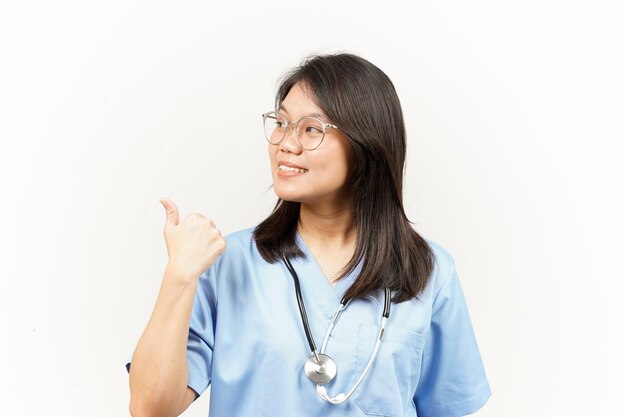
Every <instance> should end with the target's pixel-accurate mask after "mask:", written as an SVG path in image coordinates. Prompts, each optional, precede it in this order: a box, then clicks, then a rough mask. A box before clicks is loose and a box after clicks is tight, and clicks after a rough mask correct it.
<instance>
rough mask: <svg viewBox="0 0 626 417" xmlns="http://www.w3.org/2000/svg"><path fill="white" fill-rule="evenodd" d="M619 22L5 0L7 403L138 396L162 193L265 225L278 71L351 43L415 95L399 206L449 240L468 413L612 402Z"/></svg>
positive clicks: (621, 92) (523, 11)
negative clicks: (460, 303) (269, 131)
mask: <svg viewBox="0 0 626 417" xmlns="http://www.w3.org/2000/svg"><path fill="white" fill-rule="evenodd" d="M623 21H624V6H622V3H619V2H617V1H615V2H608V1H596V2H591V1H588V2H581V1H573V2H571V1H570V2H566V1H556V0H542V1H538V0H531V1H524V2H512V1H504V2H503V1H496V0H491V1H480V2H464V1H460V0H445V1H438V2H423V1H416V2H403V3H399V2H396V3H394V2H388V3H384V2H381V1H378V2H367V1H365V2H364V1H356V0H351V1H343V2H341V1H326V0H323V1H317V2H294V1H285V0H279V1H272V2H247V3H246V2H229V3H225V2H221V3H217V2H215V3H211V2H184V1H181V2H161V1H119V0H114V1H113V0H112V1H107V2H103V1H100V2H95V1H92V2H82V1H69V0H62V1H56V2H44V1H37V2H35V1H20V2H8V1H7V2H2V4H1V6H0V141H1V142H0V191H1V193H2V194H1V197H0V220H1V221H2V227H1V232H0V250H1V251H0V334H1V337H2V342H1V343H0V403H1V404H2V410H1V411H0V414H2V415H3V416H40V415H49V416H93V417H105V416H106V417H110V416H124V415H128V411H127V410H128V399H129V391H128V376H127V373H126V370H125V368H124V363H125V361H126V359H127V357H128V356H129V355H130V354H131V353H132V351H133V349H134V347H135V344H136V342H137V341H138V339H139V337H140V335H141V332H142V331H143V328H144V326H145V325H146V323H147V321H148V318H149V316H150V313H151V311H152V307H153V304H154V302H155V300H156V296H157V292H158V289H159V286H160V281H161V278H162V274H163V269H164V267H165V265H166V263H167V252H166V247H165V241H164V239H163V235H162V231H163V226H164V221H165V214H164V209H163V207H162V205H161V204H160V203H159V201H158V199H159V198H160V197H169V198H171V199H172V200H173V201H174V202H175V203H176V204H177V205H178V207H179V209H180V212H181V219H182V218H183V217H185V216H186V215H188V214H190V213H192V212H199V213H202V214H204V215H207V216H209V217H211V218H212V219H213V220H214V221H215V223H216V224H217V226H218V227H219V228H220V230H221V231H222V233H224V234H226V233H229V232H232V231H235V230H238V229H241V228H244V227H249V226H252V225H255V224H257V223H258V222H259V221H260V220H261V219H263V218H264V217H265V216H266V215H267V214H268V213H269V212H270V210H271V208H272V206H273V204H274V201H275V196H274V193H273V191H272V190H271V188H269V187H270V185H271V176H270V170H269V162H268V160H267V151H266V143H265V142H264V139H263V133H262V130H261V129H262V128H261V117H260V115H261V113H263V112H264V111H267V110H269V109H271V108H272V106H273V97H274V92H275V87H276V82H277V80H278V78H279V77H280V75H282V74H283V73H284V72H285V71H286V70H287V69H289V68H290V67H291V66H293V65H296V64H298V63H299V62H300V60H301V59H302V58H304V57H305V56H306V55H308V54H311V53H316V52H338V51H348V52H352V53H356V54H359V55H361V56H363V57H365V58H366V59H368V60H370V61H372V62H373V63H374V64H376V65H377V66H379V67H380V68H381V69H382V70H383V71H385V72H386V73H387V75H389V77H390V78H391V79H392V81H393V82H394V84H395V86H396V89H397V91H398V94H399V96H400V99H401V102H402V105H403V110H404V114H405V118H406V127H407V131H408V137H409V145H408V146H409V148H408V158H407V168H406V181H405V205H406V210H407V214H408V216H409V218H410V219H411V220H412V221H413V222H414V224H415V227H416V229H417V230H418V231H419V232H420V233H421V234H422V235H424V236H425V237H428V238H430V239H433V240H435V241H437V242H439V243H440V244H442V245H443V246H444V247H446V248H447V249H449V250H450V251H451V252H452V254H453V256H454V257H455V260H456V263H457V267H458V271H459V276H460V278H461V283H462V285H463V288H464V291H465V295H466V298H467V301H468V304H469V307H470V312H471V317H472V321H473V325H474V330H475V333H476V336H477V339H478V343H479V346H480V349H481V353H482V355H483V361H484V364H485V369H486V371H487V375H488V378H489V381H490V384H491V387H492V391H493V396H492V398H491V399H490V401H489V402H488V403H487V405H486V406H485V407H484V408H483V409H481V410H480V411H479V412H478V413H476V415H477V416H481V417H494V416H498V417H499V416H507V417H518V416H519V417H521V416H581V417H582V416H589V415H594V416H614V415H619V414H620V413H621V412H623V407H622V404H623V395H624V393H625V392H626V383H625V379H624V375H625V374H626V360H625V359H624V355H623V352H625V351H626V337H625V335H624V333H625V331H624V329H625V328H626V325H625V323H624V317H626V303H625V302H624V296H625V294H626V286H625V284H624V280H625V278H626V264H625V261H624V256H623V252H624V249H626V245H625V244H624V235H625V234H626V221H625V220H624V213H626V196H625V191H624V190H625V187H624V179H625V178H626V168H625V166H624V157H625V156H626V152H625V151H626V147H625V145H624V143H625V140H626V134H625V128H624V119H625V115H626V105H625V101H624V97H625V93H626V86H625V81H624V78H625V77H624V74H626V62H625V54H624V42H623V39H624V38H625V37H626V30H625V29H624V25H623ZM289 301H291V300H289ZM277 302H281V300H277ZM303 343H304V341H303ZM208 401H209V392H208V391H207V392H205V393H204V394H203V395H202V397H200V399H198V400H197V401H196V402H195V403H194V404H193V405H192V406H191V407H190V409H189V410H188V411H187V412H186V413H185V414H184V415H186V416H196V417H203V416H204V417H206V416H207V413H208ZM242 401H246V398H242ZM619 410H622V411H621V412H620V411H619Z"/></svg>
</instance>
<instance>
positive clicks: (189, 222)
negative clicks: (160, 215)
mask: <svg viewBox="0 0 626 417" xmlns="http://www.w3.org/2000/svg"><path fill="white" fill-rule="evenodd" d="M159 201H160V202H161V204H163V207H165V212H166V218H165V228H164V229H163V235H164V236H165V243H166V245H167V255H168V256H169V262H168V268H172V269H173V270H176V271H178V272H179V273H181V274H185V275H186V276H193V277H194V278H198V277H199V276H200V274H202V272H204V271H206V270H207V269H209V268H210V267H211V265H213V263H215V261H216V260H217V258H219V257H220V256H221V255H222V253H224V249H226V240H224V238H223V237H222V234H221V233H220V231H219V230H217V228H216V227H215V224H213V221H212V220H211V219H209V218H208V217H205V216H203V215H202V214H199V213H192V214H190V215H188V216H187V217H185V219H183V221H182V222H180V223H179V220H178V207H176V205H175V204H174V202H173V201H171V200H169V199H167V198H163V199H161V200H159Z"/></svg>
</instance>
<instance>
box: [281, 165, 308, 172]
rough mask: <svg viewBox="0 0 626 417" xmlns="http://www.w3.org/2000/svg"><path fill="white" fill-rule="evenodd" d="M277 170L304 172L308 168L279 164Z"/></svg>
mask: <svg viewBox="0 0 626 417" xmlns="http://www.w3.org/2000/svg"><path fill="white" fill-rule="evenodd" d="M278 170H279V171H283V172H299V173H301V174H304V173H305V172H309V170H308V169H304V168H294V167H288V166H286V165H279V166H278Z"/></svg>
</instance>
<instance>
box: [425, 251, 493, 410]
mask: <svg viewBox="0 0 626 417" xmlns="http://www.w3.org/2000/svg"><path fill="white" fill-rule="evenodd" d="M450 263H451V269H450V273H449V276H448V278H447V279H446V281H445V282H444V284H443V285H442V286H441V288H440V290H439V291H438V293H437V294H436V295H435V298H434V301H433V309H432V317H431V324H430V331H429V333H428V336H427V339H426V346H425V347H424V354H423V356H422V371H421V376H420V380H419V383H418V386H417V389H416V391H415V395H414V397H413V401H414V402H415V406H416V408H417V412H418V415H419V416H420V417H460V416H465V415H468V414H472V413H474V412H475V411H477V410H478V409H479V408H481V407H482V406H483V405H484V404H485V403H486V402H487V400H488V399H489V397H490V396H491V389H490V387H489V383H488V381H487V376H486V375H485V370H484V367H483V363H482V359H481V357H480V352H479V350H478V345H477V343H476V338H475V336H474V331H473V329H472V323H471V320H470V316H469V311H468V307H467V304H466V301H465V297H464V295H463V290H462V288H461V283H460V282H459V277H458V275H457V272H456V268H455V266H454V261H453V260H452V258H451V257H450Z"/></svg>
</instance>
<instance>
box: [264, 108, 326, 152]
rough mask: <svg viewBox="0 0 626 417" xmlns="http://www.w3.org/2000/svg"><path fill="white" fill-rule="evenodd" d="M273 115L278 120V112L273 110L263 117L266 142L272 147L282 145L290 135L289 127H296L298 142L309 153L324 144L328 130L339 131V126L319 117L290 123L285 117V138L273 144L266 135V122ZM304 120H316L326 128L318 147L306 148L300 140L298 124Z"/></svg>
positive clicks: (307, 117) (309, 117)
mask: <svg viewBox="0 0 626 417" xmlns="http://www.w3.org/2000/svg"><path fill="white" fill-rule="evenodd" d="M272 113H273V114H274V116H275V118H276V119H277V120H278V112H277V111H276V110H272V111H268V112H266V113H263V114H262V115H261V116H262V117H263V132H264V133H263V136H265V140H267V142H268V143H270V144H271V145H278V144H280V143H281V142H282V141H283V140H284V139H285V138H286V137H287V135H288V133H289V125H295V129H294V130H295V131H296V139H297V140H298V144H300V147H301V148H302V149H304V150H307V151H314V150H315V149H317V148H319V146H320V145H321V144H322V142H324V139H325V138H326V132H327V129H329V128H332V129H339V127H338V126H335V125H333V124H330V123H326V122H325V121H323V120H322V119H320V118H319V117H315V116H303V117H301V118H299V119H298V120H297V121H295V122H290V121H289V120H287V118H286V117H285V120H287V127H286V128H285V133H284V134H283V137H282V138H280V140H279V141H278V142H276V143H273V142H271V141H270V139H269V138H268V137H267V135H266V134H265V121H266V119H267V118H268V117H271V115H272ZM303 119H315V120H317V121H318V122H320V124H321V125H322V127H323V128H324V131H323V132H322V139H321V140H320V143H318V144H317V146H316V147H315V148H310V149H309V148H305V147H304V145H303V144H302V141H301V140H300V132H299V131H298V124H299V123H300V122H301V121H302V120H303Z"/></svg>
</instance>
